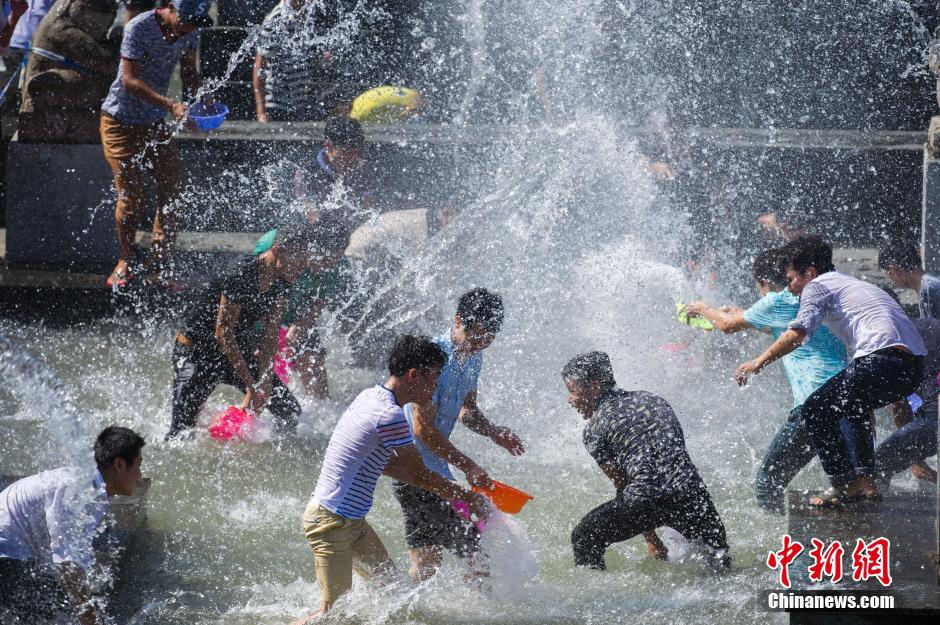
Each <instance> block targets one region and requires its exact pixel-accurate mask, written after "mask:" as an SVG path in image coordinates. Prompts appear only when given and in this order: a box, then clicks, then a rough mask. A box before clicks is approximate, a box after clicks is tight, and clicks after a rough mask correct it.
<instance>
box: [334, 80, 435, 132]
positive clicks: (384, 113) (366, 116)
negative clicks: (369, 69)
mask: <svg viewBox="0 0 940 625" xmlns="http://www.w3.org/2000/svg"><path fill="white" fill-rule="evenodd" d="M423 104H424V100H423V98H422V97H421V94H420V93H419V92H417V91H415V90H414V89H409V88H408V87H390V86H383V87H375V88H374V89H369V90H368V91H366V92H363V93H361V94H359V95H358V96H357V97H356V99H355V100H353V103H352V110H351V111H350V112H349V116H350V117H351V118H353V119H355V120H356V121H358V122H359V123H362V124H394V123H397V122H401V121H404V120H405V119H408V118H409V117H411V116H412V115H414V114H415V113H417V112H418V111H419V110H420V109H421V107H422V105H423Z"/></svg>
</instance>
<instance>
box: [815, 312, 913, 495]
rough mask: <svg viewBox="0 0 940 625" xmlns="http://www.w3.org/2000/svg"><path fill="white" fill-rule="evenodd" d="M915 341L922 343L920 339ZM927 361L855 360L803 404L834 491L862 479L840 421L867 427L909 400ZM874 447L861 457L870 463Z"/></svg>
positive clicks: (899, 354) (884, 355) (900, 357)
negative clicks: (878, 413) (880, 412)
mask: <svg viewBox="0 0 940 625" xmlns="http://www.w3.org/2000/svg"><path fill="white" fill-rule="evenodd" d="M891 301H892V303H894V300H891ZM915 331H916V330H915ZM917 339H918V341H920V336H918V337H917ZM923 360H924V359H923V357H921V356H914V355H912V354H908V353H907V352H903V351H901V350H898V349H891V348H888V349H882V350H879V351H876V352H874V353H871V354H867V355H865V356H861V357H857V358H854V359H853V360H852V362H850V363H849V366H848V367H846V368H845V369H844V370H843V371H841V372H840V373H839V374H838V375H836V376H835V377H833V378H832V379H830V380H829V381H828V382H826V383H825V384H823V385H822V386H821V387H820V388H819V389H818V390H817V391H815V392H814V393H813V394H812V395H810V396H809V398H808V399H807V400H806V402H805V403H804V404H803V419H804V420H805V422H806V427H807V431H808V432H809V435H810V440H811V441H812V445H813V450H814V451H815V452H816V454H817V455H818V456H819V461H820V463H821V464H822V466H823V470H824V471H825V472H826V475H827V476H829V481H830V482H832V485H833V486H837V487H840V486H843V485H845V484H847V483H848V482H851V481H852V480H854V479H855V478H857V477H859V472H858V471H857V470H856V469H855V467H854V466H853V461H852V457H851V455H850V454H849V450H848V446H847V444H846V441H845V438H844V437H843V436H842V433H841V430H840V426H839V420H840V419H843V418H844V419H848V420H850V421H853V422H855V423H865V422H868V421H869V416H868V412H869V411H870V410H874V409H876V408H881V407H882V406H887V405H888V404H891V403H893V402H895V401H898V400H899V399H904V398H906V397H907V396H908V395H910V394H911V393H913V392H914V390H915V389H916V388H917V387H918V385H919V384H920V382H921V379H922V377H923V368H924V365H923ZM860 442H861V441H860ZM873 445H874V442H873V441H872V440H871V439H870V438H869V439H868V442H867V444H863V446H862V447H861V448H859V449H858V450H857V453H859V454H861V455H863V456H864V457H865V458H870V457H872V456H873Z"/></svg>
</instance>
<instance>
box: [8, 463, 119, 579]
mask: <svg viewBox="0 0 940 625" xmlns="http://www.w3.org/2000/svg"><path fill="white" fill-rule="evenodd" d="M108 505H109V502H108V494H107V492H106V490H105V484H104V479H103V478H102V477H101V473H99V472H98V471H95V473H94V476H92V474H91V473H90V472H87V471H81V470H79V469H74V468H71V467H67V468H63V469H54V470H52V471H44V472H42V473H38V474H36V475H32V476H30V477H25V478H23V479H21V480H18V481H16V482H13V483H12V484H10V485H9V486H8V487H7V488H6V489H5V490H4V491H3V492H2V493H0V558H11V559H13V560H45V561H49V560H50V559H51V560H52V562H53V563H56V564H58V563H60V562H74V563H76V564H78V565H79V566H81V567H82V568H83V569H85V570H86V571H87V570H88V569H90V568H91V566H92V565H93V564H94V562H95V555H94V544H93V543H94V538H95V536H96V534H97V533H98V531H99V526H100V525H101V520H102V519H103V518H104V515H105V513H107V511H108Z"/></svg>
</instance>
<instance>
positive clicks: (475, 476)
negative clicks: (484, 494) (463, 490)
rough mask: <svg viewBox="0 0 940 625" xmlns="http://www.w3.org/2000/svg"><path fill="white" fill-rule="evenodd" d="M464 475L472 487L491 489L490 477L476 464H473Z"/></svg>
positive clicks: (465, 470)
mask: <svg viewBox="0 0 940 625" xmlns="http://www.w3.org/2000/svg"><path fill="white" fill-rule="evenodd" d="M463 474H464V475H465V476H467V482H469V483H470V486H478V487H480V488H489V487H490V476H489V475H487V474H486V471H484V470H483V468H482V467H480V465H478V464H477V463H475V462H471V463H470V464H469V465H468V466H467V467H466V469H464V472H463Z"/></svg>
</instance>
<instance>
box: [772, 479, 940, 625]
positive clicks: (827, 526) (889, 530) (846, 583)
mask: <svg viewBox="0 0 940 625" xmlns="http://www.w3.org/2000/svg"><path fill="white" fill-rule="evenodd" d="M812 494H815V493H802V492H800V493H797V492H792V491H791V492H790V493H788V502H787V503H788V519H787V520H788V528H789V533H790V537H791V538H792V539H793V540H794V541H799V542H800V543H802V544H803V545H804V546H805V547H806V550H805V551H804V552H803V553H802V554H801V555H800V556H799V558H797V560H796V562H795V563H794V564H792V565H791V566H790V575H791V579H792V581H793V590H794V591H800V590H804V591H805V590H819V591H824V590H826V591H828V590H838V591H855V592H865V593H872V594H890V595H891V596H893V597H894V601H895V607H894V609H893V610H882V611H862V610H852V611H847V610H844V611H832V612H827V611H818V610H813V611H808V610H792V611H790V623H791V624H793V625H822V624H826V625H831V624H836V623H865V624H868V623H871V624H876V623H884V624H888V623H892V624H893V623H904V624H905V625H907V624H912V625H917V624H920V623H925V624H926V623H936V622H937V619H938V617H940V586H938V569H937V562H938V561H937V556H938V530H937V519H938V515H937V496H936V493H935V492H928V493H910V492H894V491H892V492H889V493H887V494H886V495H885V497H884V499H883V501H882V502H880V503H877V504H858V505H855V506H853V507H849V508H847V509H846V510H820V509H816V508H812V507H810V506H808V505H807V504H806V503H805V502H806V501H807V500H808V499H809V497H810V496H811V495H812ZM879 537H885V538H887V539H888V540H890V541H891V548H890V572H891V576H892V578H893V583H892V584H891V586H890V587H888V588H885V587H884V586H882V585H881V583H880V582H879V581H877V580H874V579H872V580H869V581H866V582H853V581H852V551H853V549H854V548H855V545H856V541H857V540H858V539H859V538H862V539H864V540H866V541H871V540H873V539H875V538H879ZM813 538H818V539H819V540H821V541H822V542H823V543H825V544H827V545H828V544H830V543H831V542H832V541H835V540H838V541H840V542H841V543H842V546H843V548H844V549H845V556H844V557H843V566H844V574H845V577H844V578H843V579H842V581H841V582H839V583H838V584H835V585H833V584H831V583H829V582H828V581H824V582H823V583H813V582H811V581H810V579H809V572H808V567H809V565H810V563H811V558H810V557H809V549H810V548H811V547H810V545H811V540H812V539H813Z"/></svg>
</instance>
